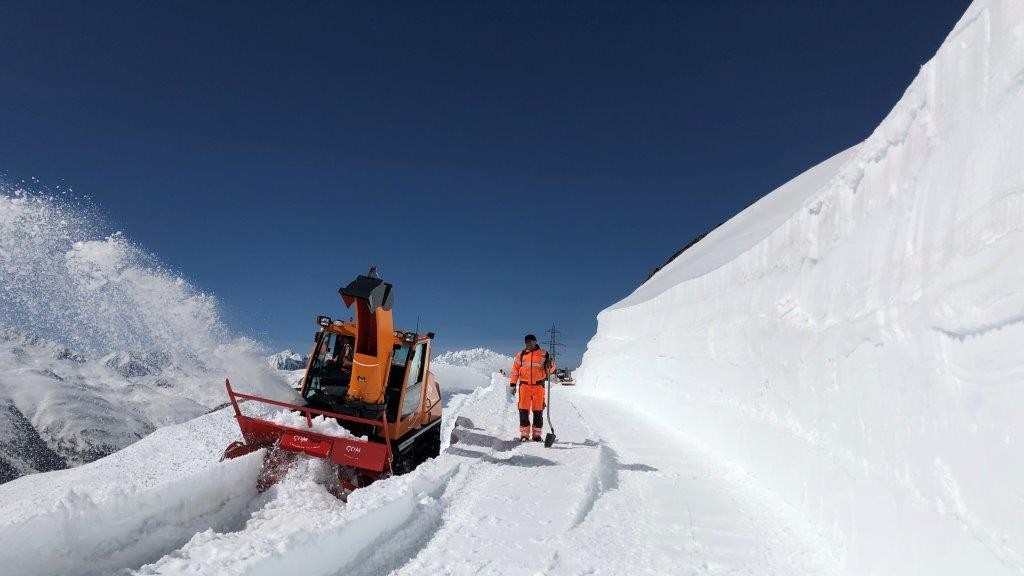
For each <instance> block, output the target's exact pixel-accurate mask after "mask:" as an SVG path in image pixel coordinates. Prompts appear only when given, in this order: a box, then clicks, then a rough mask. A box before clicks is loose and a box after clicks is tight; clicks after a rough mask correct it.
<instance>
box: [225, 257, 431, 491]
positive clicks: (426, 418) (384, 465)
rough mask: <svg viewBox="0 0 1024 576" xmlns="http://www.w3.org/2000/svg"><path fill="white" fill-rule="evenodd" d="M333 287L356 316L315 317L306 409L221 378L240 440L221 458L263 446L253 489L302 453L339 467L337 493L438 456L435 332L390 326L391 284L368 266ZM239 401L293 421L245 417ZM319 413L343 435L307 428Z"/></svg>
mask: <svg viewBox="0 0 1024 576" xmlns="http://www.w3.org/2000/svg"><path fill="white" fill-rule="evenodd" d="M338 292H339V293H340V294H341V298H342V301H344V303H345V306H346V307H349V308H351V307H352V306H353V305H354V306H355V321H354V322H353V321H349V322H345V321H342V320H332V319H331V318H329V317H327V316H318V317H317V319H316V323H317V325H319V326H320V328H319V330H318V331H317V333H316V336H315V344H314V346H313V352H312V354H311V355H310V358H309V363H308V365H307V367H306V374H305V376H304V377H303V379H302V387H301V389H300V391H299V392H300V394H301V395H302V398H303V399H304V400H305V403H306V405H305V406H299V405H295V404H288V403H285V402H278V401H275V400H271V399H269V398H261V397H259V396H253V395H251V394H243V393H240V392H235V391H234V389H232V387H231V383H230V382H228V381H225V386H226V388H227V392H228V397H229V398H230V399H231V405H232V407H233V408H234V410H235V418H236V419H237V420H238V425H239V427H240V428H241V429H242V437H243V438H244V441H242V442H233V443H231V445H229V446H228V447H227V450H225V451H224V457H225V458H237V457H238V456H242V455H244V454H248V453H250V452H253V451H255V450H259V449H260V448H267V449H268V450H267V454H266V456H265V457H264V463H263V470H262V471H261V473H260V476H259V478H258V480H257V488H258V489H259V490H260V491H261V492H262V491H264V490H266V489H267V488H269V487H270V486H271V485H273V484H274V483H275V482H276V481H277V480H279V479H280V477H281V476H282V475H283V474H284V472H285V471H286V470H287V468H288V466H289V465H290V464H291V463H292V462H293V461H294V460H295V459H296V458H297V457H298V456H299V455H300V454H304V455H306V456H310V457H313V458H318V459H322V460H325V461H327V462H329V463H330V464H331V465H332V466H333V467H334V468H335V469H336V472H337V489H338V491H337V492H336V494H337V495H338V496H340V497H344V496H346V495H347V494H348V493H349V492H351V491H352V490H355V489H356V488H360V487H363V486H366V485H367V484H369V483H371V482H374V481H375V480H378V479H381V478H385V477H387V476H390V475H392V474H404V473H405V472H408V471H410V470H412V469H413V468H415V467H416V466H418V465H420V464H421V463H423V462H424V461H425V460H427V459H428V458H432V457H434V456H437V455H438V453H439V452H440V449H441V388H440V386H439V385H438V383H437V381H435V380H434V376H433V374H432V373H431V372H430V344H431V342H432V340H433V338H434V333H433V332H428V333H426V334H425V335H421V334H418V333H416V332H406V331H402V330H395V329H394V325H393V323H392V313H391V308H392V304H393V303H394V294H393V292H392V286H391V284H388V283H386V282H384V281H383V280H381V279H380V277H379V276H378V275H377V274H376V269H375V268H371V269H370V272H369V275H367V276H359V277H357V278H356V279H355V280H353V281H352V282H350V283H349V284H348V286H345V287H344V288H341V289H339V290H338ZM240 400H241V401H247V402H253V403H262V404H268V405H272V406H278V407H281V408H284V409H286V410H289V411H291V412H292V413H293V415H294V418H293V420H297V421H298V422H299V424H298V425H295V424H292V423H291V422H290V421H288V420H286V419H282V418H275V420H276V421H270V420H265V419H261V418H255V417H252V416H247V415H245V414H243V413H242V411H241V409H240V407H239V403H240V402H239V401H240ZM317 417H323V421H324V422H326V421H327V419H333V420H335V421H337V423H338V424H339V425H341V426H342V427H343V428H345V432H346V433H345V434H343V435H334V434H330V433H329V432H330V431H326V432H325V431H324V428H325V427H324V426H322V425H318V426H317V427H316V428H314V420H313V419H314V418H317ZM282 420H285V421H286V422H288V423H286V424H282V423H279V422H280V421H282ZM303 421H304V422H303ZM319 421H320V419H319V418H318V422H319ZM303 423H304V425H303ZM289 424H291V425H289ZM329 487H330V488H334V486H333V484H330V485H329Z"/></svg>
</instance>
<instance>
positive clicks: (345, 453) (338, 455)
mask: <svg viewBox="0 0 1024 576" xmlns="http://www.w3.org/2000/svg"><path fill="white" fill-rule="evenodd" d="M224 386H225V387H226V388H227V391H228V397H229V398H230V399H231V406H232V407H233V408H234V410H235V419H236V420H238V426H239V428H241V429H242V437H243V438H244V439H245V442H244V443H243V442H234V443H232V444H231V445H230V446H228V448H227V450H225V451H224V457H225V458H237V457H238V456H242V455H244V454H248V453H250V452H254V451H256V450H259V449H260V448H271V449H273V450H272V452H271V453H270V454H268V458H267V462H266V466H265V468H266V469H267V470H266V471H267V473H268V477H267V478H263V479H261V481H260V483H259V484H260V491H263V490H266V489H267V488H268V487H270V485H272V484H273V483H274V482H275V481H276V480H277V479H278V478H277V477H278V476H279V475H280V474H281V473H283V469H284V468H286V467H287V465H288V464H290V463H291V461H292V460H294V455H296V454H305V455H307V456H311V457H313V458H319V459H321V460H327V461H330V462H332V463H333V464H335V465H337V466H338V467H339V478H341V479H342V482H343V483H348V484H349V486H345V488H346V489H349V490H351V489H353V488H355V487H358V486H355V485H353V484H354V483H353V482H351V481H346V480H344V479H345V478H360V479H361V480H362V481H361V482H360V483H359V485H365V484H366V483H368V482H367V480H369V481H372V480H376V479H377V478H380V477H382V476H384V475H385V474H390V473H391V461H392V458H393V453H392V450H391V441H390V439H389V438H388V435H387V434H385V439H384V443H377V442H372V441H369V440H361V439H358V438H342V437H338V436H330V435H327V434H321V433H319V432H315V431H314V430H313V429H312V428H313V418H314V417H315V416H323V417H325V418H334V419H337V420H338V421H339V423H342V422H351V423H356V424H366V425H369V426H380V427H382V428H381V429H382V430H387V419H386V418H385V417H384V415H381V419H380V420H368V419H365V418H357V417H355V416H348V415H345V414H338V413H336V412H328V411H326V410H320V409H317V408H309V407H307V406H299V405H297V404H289V403H287V402H278V401H276V400H271V399H269V398H262V397H260V396H253V395H251V394H245V393H242V392H235V391H234V389H232V388H231V382H230V381H229V380H226V379H225V380H224ZM239 400H244V401H249V402H257V403H261V404H269V405H272V406H278V407H281V408H286V409H288V410H291V411H294V412H297V413H300V414H302V415H303V416H305V418H306V428H305V429H303V428H297V427H292V426H287V425H284V424H278V423H276V422H270V421H268V420H263V419H260V418H254V417H252V416H247V415H245V414H242V411H241V409H239V407H238V403H239ZM279 452H285V453H286V454H280V453H279ZM266 480H269V481H266Z"/></svg>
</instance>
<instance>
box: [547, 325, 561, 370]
mask: <svg viewBox="0 0 1024 576" xmlns="http://www.w3.org/2000/svg"><path fill="white" fill-rule="evenodd" d="M547 333H548V336H549V339H548V353H549V354H551V361H552V362H555V364H556V365H557V364H558V362H557V361H556V360H555V359H556V358H557V357H558V347H559V346H563V344H562V343H561V342H559V341H558V335H559V334H561V332H560V331H559V330H558V329H557V328H555V325H554V324H552V325H551V328H550V329H549V330H548V332H547Z"/></svg>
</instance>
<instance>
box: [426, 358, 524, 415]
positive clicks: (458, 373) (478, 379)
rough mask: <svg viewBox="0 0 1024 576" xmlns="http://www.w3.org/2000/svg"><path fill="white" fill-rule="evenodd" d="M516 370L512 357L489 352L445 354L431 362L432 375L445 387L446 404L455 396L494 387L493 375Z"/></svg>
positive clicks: (443, 393) (442, 387)
mask: <svg viewBox="0 0 1024 576" xmlns="http://www.w3.org/2000/svg"><path fill="white" fill-rule="evenodd" d="M511 367H512V357H511V356H505V355H503V354H498V353H497V352H494V351H492V350H488V349H486V348H473V349H471V350H456V351H450V352H445V353H444V354H441V355H440V356H437V357H435V358H434V359H433V360H431V362H430V371H431V372H433V373H434V376H435V377H436V378H437V381H438V382H440V383H441V394H442V395H444V396H445V398H446V402H447V398H449V397H450V396H451V395H452V394H455V393H466V392H472V391H473V390H475V389H477V388H480V387H486V386H490V384H491V374H493V373H495V372H497V371H498V370H501V369H504V370H505V371H506V372H507V371H508V370H509V369H511Z"/></svg>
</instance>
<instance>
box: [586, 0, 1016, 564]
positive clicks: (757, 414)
mask: <svg viewBox="0 0 1024 576" xmlns="http://www.w3.org/2000/svg"><path fill="white" fill-rule="evenodd" d="M1022 351H1024V2H1021V1H1020V0H1002V1H1000V0H992V1H978V2H974V3H973V4H972V5H971V6H970V8H969V9H968V10H967V12H966V14H965V15H964V16H963V18H962V19H961V20H960V21H959V22H958V23H957V25H956V27H955V28H954V30H953V31H952V33H951V34H950V35H949V37H948V38H947V39H946V40H945V42H944V43H943V44H942V46H941V48H940V49H939V51H938V53H937V55H936V56H935V57H934V58H933V59H932V60H931V61H930V62H928V63H927V64H925V65H924V66H923V67H922V68H921V71H920V73H919V75H918V76H917V78H916V79H915V80H914V81H913V83H912V84H911V86H910V88H909V89H908V90H907V91H906V93H905V95H904V96H903V98H902V99H901V100H900V101H899V102H898V103H897V104H896V106H895V108H894V109H893V110H892V112H891V113H890V114H889V115H888V117H886V118H885V120H884V121H883V122H882V124H881V125H880V126H879V127H878V128H877V129H876V130H875V131H874V133H873V134H872V135H871V136H870V137H869V138H868V139H867V140H866V141H865V142H863V143H862V144H860V145H858V146H856V147H854V148H853V149H851V150H848V151H847V152H845V153H841V154H839V155H838V156H836V157H835V158H833V159H831V160H828V161H826V162H825V163H823V164H821V165H819V166H818V167H816V168H813V169H812V170H810V171H808V172H807V173H805V174H804V175H802V176H800V177H798V178H797V179H795V180H793V181H792V182H790V183H788V184H786V185H785V186H783V187H781V188H780V189H778V190H776V191H774V192H773V193H771V194H769V195H768V196H766V197H765V198H763V199H762V200H760V201H759V202H757V203H756V204H754V205H753V206H751V207H750V208H748V209H747V210H745V211H744V212H742V213H740V214H739V215H737V216H736V217H735V218H733V219H732V220H730V221H729V222H728V223H727V224H725V225H724V226H722V227H720V228H719V229H717V230H716V231H714V232H713V233H712V234H710V235H708V236H707V237H706V238H705V239H704V240H703V241H701V242H700V243H698V244H697V245H696V246H694V247H693V248H691V249H690V250H688V251H687V252H684V253H683V254H682V255H680V256H679V257H678V258H677V259H676V260H675V261H673V262H672V263H670V264H669V265H668V266H666V267H665V268H663V269H662V270H661V271H660V272H659V273H658V274H657V275H655V276H654V277H653V278H651V279H650V280H649V281H648V282H646V283H645V284H644V285H642V286H641V287H639V288H638V289H637V290H636V291H635V292H634V293H633V294H631V295H630V296H628V297H627V298H625V299H624V300H622V301H621V302H618V303H617V304H615V305H613V306H612V307H610V308H608V309H606V310H604V311H603V312H601V314H600V315H599V316H598V331H597V334H596V335H595V336H594V338H593V339H592V340H591V341H590V343H589V345H588V350H587V352H586V354H585V356H584V360H583V365H582V367H581V368H580V369H579V371H578V372H577V373H576V375H577V377H578V382H579V385H580V388H581V391H584V390H587V391H589V393H593V394H597V395H600V396H606V397H610V398H613V399H617V400H620V401H622V402H625V403H628V404H631V405H635V406H637V407H638V408H639V409H640V410H642V411H643V412H644V413H645V415H646V417H651V418H654V419H656V420H660V421H662V422H664V423H667V424H669V425H671V426H675V427H678V428H679V429H681V430H684V431H685V432H687V433H688V434H690V435H692V436H693V437H694V438H695V439H696V440H698V441H700V442H702V443H704V444H706V445H707V446H708V447H710V448H712V449H714V450H716V451H718V452H721V453H723V454H724V455H725V456H727V457H729V458H731V459H733V460H735V461H736V462H738V463H740V464H742V465H743V466H744V467H745V468H746V469H747V470H748V471H749V472H750V473H751V474H752V475H754V476H756V477H757V478H758V479H759V480H760V481H761V482H762V483H763V484H764V485H765V486H767V487H768V488H771V489H772V490H775V491H776V492H778V493H779V494H781V495H782V496H783V497H784V498H785V499H786V500H787V501H788V502H789V503H790V504H792V505H793V506H794V507H796V508H798V509H800V510H802V511H803V512H804V513H805V514H806V515H807V516H808V517H809V518H810V519H811V521H812V522H813V523H814V524H815V525H816V526H817V527H818V528H819V529H820V531H821V532H822V534H823V535H825V537H826V538H827V539H828V540H829V541H830V542H831V543H832V545H833V548H834V552H835V554H836V555H837V556H838V557H839V559H840V561H841V563H842V565H843V566H844V568H845V570H846V571H847V572H848V573H850V574H928V575H929V576H934V575H938V574H951V575H952V574H956V575H962V574H986V575H992V574H1020V573H1022V572H1024V521H1022V518H1024V418H1022V416H1024V352H1022Z"/></svg>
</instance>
